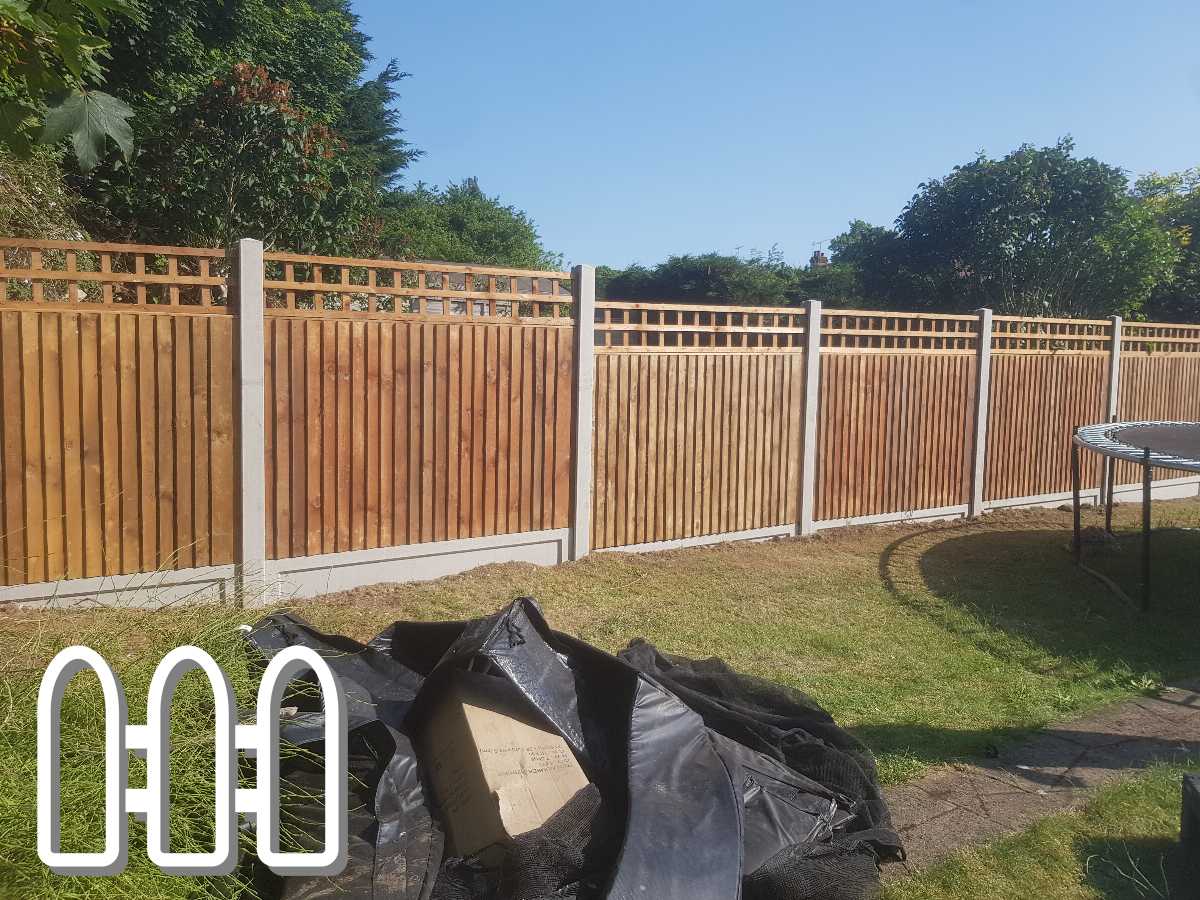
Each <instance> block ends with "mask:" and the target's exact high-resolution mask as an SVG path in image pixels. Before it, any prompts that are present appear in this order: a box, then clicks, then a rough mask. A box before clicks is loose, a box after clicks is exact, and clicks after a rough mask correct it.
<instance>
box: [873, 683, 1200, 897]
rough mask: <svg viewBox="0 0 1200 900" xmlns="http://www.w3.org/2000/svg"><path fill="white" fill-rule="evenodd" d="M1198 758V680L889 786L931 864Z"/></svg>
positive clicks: (891, 870) (916, 854)
mask: <svg viewBox="0 0 1200 900" xmlns="http://www.w3.org/2000/svg"><path fill="white" fill-rule="evenodd" d="M1189 756H1190V757H1200V680H1198V681H1195V682H1189V683H1187V684H1181V685H1176V686H1174V687H1171V688H1167V689H1166V690H1164V691H1162V692H1161V693H1160V694H1159V695H1158V696H1156V697H1143V698H1140V699H1137V700H1131V701H1128V702H1126V703H1120V704H1117V705H1116V706H1112V707H1109V708H1107V709H1104V710H1101V711H1100V712H1098V713H1096V714H1094V715H1092V716H1089V717H1088V718H1086V719H1079V720H1077V721H1074V722H1070V723H1068V724H1065V725H1061V726H1055V727H1053V728H1049V729H1047V730H1046V731H1044V732H1041V733H1039V734H1038V735H1037V736H1036V737H1035V738H1033V739H1032V740H1030V741H1029V742H1028V743H1025V744H1021V745H1019V746H1015V747H1012V748H1010V749H1008V750H1005V751H1002V752H1001V753H1000V755H999V756H998V758H996V759H995V760H987V761H985V762H981V763H978V764H974V765H960V766H954V767H947V768H942V769H939V770H938V771H936V772H934V773H932V774H930V775H928V776H926V777H925V778H922V779H920V780H919V781H915V782H912V783H910V784H904V785H898V786H896V787H893V788H890V789H888V790H886V791H885V792H884V793H885V795H886V796H887V801H888V804H889V806H890V807H891V811H892V823H893V825H894V826H895V827H896V829H897V830H898V831H899V832H900V836H901V838H902V839H903V840H904V846H905V848H906V850H907V851H908V860H907V861H906V862H904V863H899V864H895V865H885V866H884V868H883V871H884V877H885V878H888V877H891V878H895V877H898V876H903V875H905V874H907V873H910V872H915V871H917V870H918V869H923V868H925V867H926V866H929V865H930V864H932V863H935V862H937V861H938V860H940V859H941V858H942V857H944V856H947V855H948V854H950V853H952V852H953V851H955V850H958V849H959V848H961V847H966V846H969V845H973V844H978V843H982V842H984V841H987V840H991V839H993V838H996V837H999V836H1001V835H1004V834H1010V833H1012V832H1015V831H1020V830H1022V829H1024V828H1025V827H1027V826H1028V825H1029V824H1030V823H1032V822H1033V821H1034V820H1035V819H1040V818H1042V817H1043V816H1048V815H1051V814H1053V813H1057V812H1062V811H1064V810H1068V809H1072V808H1074V807H1078V806H1080V805H1082V804H1083V803H1084V802H1085V801H1086V800H1087V798H1088V795H1089V793H1090V792H1091V791H1092V790H1093V789H1094V788H1096V787H1098V786H1100V785H1102V784H1106V783H1108V782H1110V781H1114V780H1116V779H1119V778H1121V777H1124V776H1128V775H1130V774H1133V773H1134V772H1135V771H1136V770H1137V769H1141V768H1144V767H1146V766H1148V765H1151V764H1153V763H1156V762H1164V761H1173V760H1182V759H1184V758H1185V757H1189Z"/></svg>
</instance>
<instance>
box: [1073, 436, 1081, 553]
mask: <svg viewBox="0 0 1200 900" xmlns="http://www.w3.org/2000/svg"><path fill="white" fill-rule="evenodd" d="M1071 496H1072V507H1071V509H1072V513H1073V515H1074V528H1075V531H1074V539H1073V541H1072V543H1071V550H1072V552H1073V553H1074V554H1075V565H1079V564H1080V563H1082V562H1083V540H1082V539H1081V536H1080V533H1079V531H1080V527H1079V525H1080V523H1079V445H1078V444H1076V443H1074V442H1072V444H1071Z"/></svg>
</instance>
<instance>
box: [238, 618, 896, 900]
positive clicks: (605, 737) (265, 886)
mask: <svg viewBox="0 0 1200 900" xmlns="http://www.w3.org/2000/svg"><path fill="white" fill-rule="evenodd" d="M248 641H249V643H250V645H251V646H252V648H253V650H254V651H255V652H256V653H257V654H261V656H263V657H270V656H271V655H272V654H274V653H275V652H277V651H279V650H281V649H283V648H284V647H287V646H292V645H296V644H300V645H304V646H307V647H311V648H313V649H315V650H316V651H318V652H319V653H320V654H321V655H322V656H323V657H324V658H325V659H326V661H327V662H328V664H329V666H330V668H331V669H333V671H334V672H335V673H336V675H337V676H338V679H339V682H340V683H341V685H342V687H343V690H344V692H345V695H346V698H347V702H348V707H349V727H350V735H349V749H350V763H349V765H350V793H351V799H350V807H351V809H350V819H349V824H350V847H349V862H348V864H347V866H346V869H345V871H343V872H342V873H341V874H339V875H336V876H331V877H311V876H292V877H285V878H280V877H278V876H274V875H272V874H271V873H269V872H267V871H265V870H264V869H262V868H261V867H260V868H259V869H258V870H257V871H256V872H255V877H256V881H257V884H258V887H259V890H260V892H261V893H263V894H264V896H272V897H280V898H289V900H317V898H327V897H345V896H353V897H368V898H376V900H540V898H577V900H592V898H597V900H598V898H611V900H632V898H635V897H636V898H655V900H673V898H678V900H697V898H713V900H728V898H737V897H746V898H747V900H767V898H771V900H807V898H813V900H816V898H836V900H841V898H846V900H850V898H862V897H871V896H874V895H875V893H876V892H877V890H878V886H879V863H880V862H882V861H886V860H891V859H900V858H902V857H903V849H902V847H901V844H900V840H899V837H898V836H897V834H896V833H895V832H894V831H893V830H892V827H891V821H890V818H889V815H888V810H887V806H886V804H885V802H884V800H883V797H882V795H881V793H880V790H879V784H878V781H877V778H876V773H875V765H874V760H873V759H872V757H871V754H870V752H869V751H868V750H867V748H866V747H865V746H863V744H862V743H861V742H859V741H858V740H857V739H855V738H854V737H853V736H852V735H850V734H849V733H848V732H846V731H845V730H844V729H842V728H840V727H839V726H838V725H837V724H836V723H835V722H834V721H833V719H832V717H830V715H829V714H828V713H826V712H825V711H824V710H823V709H822V708H821V707H820V706H819V705H818V704H817V703H816V702H815V701H814V700H812V699H811V698H810V697H807V696H806V695H804V694H802V693H801V692H799V691H795V690H792V689H790V688H786V687H783V686H781V685H778V684H774V683H772V682H768V681H765V680H763V679H759V678H753V677H750V676H746V675H741V674H739V673H737V672H735V671H733V670H732V669H730V668H729V667H728V666H727V665H725V664H724V663H723V662H721V661H720V660H716V659H710V660H699V661H697V660H689V659H683V658H680V657H673V656H668V655H666V654H663V653H660V652H659V651H658V650H656V649H655V648H654V647H653V646H652V645H650V644H648V643H646V642H644V641H640V640H638V641H634V642H633V643H631V644H630V646H629V647H628V648H626V649H625V650H623V651H621V653H619V654H618V655H617V656H615V657H614V656H611V655H609V654H607V653H604V652H603V651H600V650H598V649H597V648H595V647H592V646H591V645H589V644H587V643H584V642H583V641H580V640H578V639H575V638H572V637H570V636H568V635H564V634H561V633H558V632H554V631H551V630H550V629H549V627H548V626H547V625H546V623H545V621H544V619H543V618H542V616H541V613H540V611H539V610H538V608H537V605H536V604H535V603H534V602H533V601H532V600H531V599H529V598H521V599H519V600H517V601H515V602H514V603H512V604H511V605H510V606H508V607H506V608H505V609H503V610H501V611H500V612H498V613H496V614H495V615H492V616H488V617H485V618H482V619H475V620H471V621H468V622H443V623H418V622H397V623H396V624H394V625H392V626H390V627H389V628H388V629H386V630H385V631H384V632H383V633H381V634H380V635H378V636H377V637H375V638H374V639H372V640H371V641H369V642H368V643H366V644H360V643H358V642H356V641H352V640H350V639H348V638H344V637H339V636H333V635H327V634H323V633H321V632H319V631H317V630H315V629H313V628H312V627H311V626H309V625H307V624H306V623H304V622H303V621H302V620H300V619H298V618H296V617H294V616H292V615H290V614H275V615H271V616H268V617H266V618H265V619H263V620H262V621H260V622H259V623H258V624H257V625H256V626H255V627H254V628H253V629H252V630H251V632H250V633H249V634H248ZM462 669H471V670H473V671H479V670H480V669H486V670H487V671H489V672H490V673H492V674H496V675H500V676H502V677H503V678H505V679H507V680H508V681H509V682H511V684H512V685H513V686H515V688H516V689H517V691H519V693H520V695H521V697H522V698H523V702H524V703H526V704H528V707H529V709H530V710H531V711H534V712H535V713H536V716H537V717H538V718H539V720H540V721H542V723H543V724H544V726H546V727H548V728H549V729H550V730H552V731H554V732H557V733H558V734H559V735H560V736H561V737H562V738H563V740H564V741H565V742H566V744H567V746H568V747H569V748H570V750H571V751H572V753H573V754H574V755H575V757H576V758H577V760H578V762H579V764H580V767H581V768H582V769H583V771H584V772H585V773H586V776H587V780H588V782H590V783H589V784H588V785H587V787H585V788H583V789H582V790H580V791H578V793H576V794H575V795H574V796H573V797H572V799H570V800H569V801H568V802H567V803H566V805H565V806H562V808H561V809H559V810H558V812H556V813H555V814H554V815H552V816H551V817H550V818H549V819H547V820H546V821H545V822H544V824H542V825H541V826H540V827H538V828H535V829H533V830H531V831H527V832H525V833H523V834H519V835H516V836H515V837H513V838H512V839H511V840H509V841H506V842H505V843H504V844H503V845H502V846H498V847H495V848H492V850H491V852H489V853H487V854H482V853H481V854H476V855H475V856H469V857H467V858H461V857H456V856H453V855H452V854H451V853H450V851H449V849H448V848H449V845H448V842H447V839H446V835H445V833H444V830H443V827H442V824H441V821H440V813H439V810H438V807H437V803H436V799H435V797H434V793H433V792H432V791H431V790H430V789H429V778H428V769H427V767H428V765H429V764H430V762H431V761H430V760H427V759H421V758H419V757H420V756H421V754H420V753H419V752H418V751H417V750H416V749H415V748H416V747H417V746H418V745H419V741H417V739H416V731H417V730H418V729H419V728H420V724H421V723H422V722H423V721H424V720H425V717H426V714H427V712H428V708H429V707H430V705H431V704H433V703H436V701H437V698H438V696H439V694H440V693H442V692H443V691H444V689H445V686H446V684H447V683H448V679H450V678H451V677H452V673H454V672H455V671H456V670H462ZM281 706H282V707H283V711H282V715H283V719H282V724H281V737H282V738H283V739H284V740H285V741H286V742H288V743H289V745H290V746H292V747H293V748H298V750H297V752H291V753H288V754H285V755H284V758H283V759H282V760H281V773H282V780H283V785H282V787H281V796H282V797H283V798H284V799H283V806H284V813H285V815H284V820H285V821H286V822H291V823H293V825H295V824H296V823H299V829H298V830H299V837H298V845H299V846H300V847H319V846H320V843H321V833H320V829H319V827H318V828H316V829H313V833H306V831H305V828H304V825H303V823H306V822H320V821H322V810H321V798H320V790H321V787H320V786H321V783H322V777H323V771H322V769H321V762H320V750H319V747H320V742H321V741H322V740H323V732H322V730H321V725H322V719H321V701H320V699H319V695H318V694H317V693H316V692H314V691H313V690H312V688H311V685H308V686H306V685H305V683H304V679H303V678H301V679H299V680H298V681H297V683H296V684H295V686H294V688H293V689H292V690H291V691H289V693H287V694H285V696H284V698H283V701H282V704H281ZM310 746H311V747H312V748H313V751H312V752H307V749H308V748H309V747H310ZM296 830H297V829H296V828H293V831H296Z"/></svg>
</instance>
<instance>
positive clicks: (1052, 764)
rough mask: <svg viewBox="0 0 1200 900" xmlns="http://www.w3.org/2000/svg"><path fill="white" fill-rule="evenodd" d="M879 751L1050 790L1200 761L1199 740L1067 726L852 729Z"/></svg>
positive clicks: (918, 726) (903, 726)
mask: <svg viewBox="0 0 1200 900" xmlns="http://www.w3.org/2000/svg"><path fill="white" fill-rule="evenodd" d="M850 730H851V731H852V732H853V733H854V735H855V736H856V737H858V738H859V740H861V741H863V742H864V743H865V744H866V745H867V746H868V747H870V748H871V749H872V751H874V752H876V753H887V752H904V753H906V754H907V755H908V756H910V757H911V758H912V759H914V760H915V761H917V762H921V763H927V764H940V763H945V762H954V761H959V760H962V761H967V760H970V761H974V762H977V763H979V764H981V765H983V766H984V767H990V766H993V765H994V766H996V767H998V768H1000V769H1003V770H1009V771H1018V770H1019V772H1020V775H1021V777H1022V778H1023V779H1025V780H1026V781H1032V782H1035V783H1037V784H1039V785H1041V786H1043V787H1046V788H1055V789H1061V788H1085V787H1088V786H1089V782H1088V781H1085V780H1084V779H1083V778H1082V777H1081V776H1080V775H1079V774H1078V771H1079V770H1078V769H1076V770H1075V771H1074V772H1073V771H1072V769H1074V768H1075V767H1077V766H1081V765H1082V766H1085V767H1086V770H1087V774H1088V776H1089V778H1091V779H1093V781H1092V782H1091V783H1094V779H1095V777H1096V774H1097V770H1104V769H1110V770H1113V771H1121V772H1128V771H1130V770H1137V769H1145V768H1149V767H1150V766H1154V765H1159V764H1161V763H1179V764H1183V763H1187V762H1189V761H1191V760H1194V759H1197V758H1200V741H1193V740H1160V739H1157V738H1153V737H1145V738H1135V737H1131V736H1130V735H1129V734H1125V733H1121V734H1114V733H1110V732H1108V731H1104V730H1099V729H1094V728H1086V727H1083V726H1082V725H1080V726H1078V727H1072V726H1065V727H1056V728H1054V729H1053V730H1052V731H1050V732H1042V733H1038V732H1033V731H1029V730H1025V729H1020V728H990V729H956V728H940V727H935V726H928V725H910V724H903V725H888V724H883V725H858V726H855V727H853V728H851V729H850Z"/></svg>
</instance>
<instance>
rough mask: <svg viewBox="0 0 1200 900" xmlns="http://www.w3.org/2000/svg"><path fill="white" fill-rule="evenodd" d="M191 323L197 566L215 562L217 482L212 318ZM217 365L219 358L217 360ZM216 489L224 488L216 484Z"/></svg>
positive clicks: (193, 466)
mask: <svg viewBox="0 0 1200 900" xmlns="http://www.w3.org/2000/svg"><path fill="white" fill-rule="evenodd" d="M189 324H190V325H191V332H192V334H191V343H192V384H191V407H192V435H193V437H192V472H191V476H192V477H191V486H192V533H193V534H194V536H195V552H194V558H195V562H196V565H198V566H208V565H212V535H211V529H212V501H213V498H212V493H213V489H214V486H215V485H214V482H213V481H212V480H211V477H210V473H211V471H212V456H211V447H212V430H211V428H212V426H211V422H210V418H209V416H210V408H211V403H212V396H211V393H210V389H209V388H210V386H209V365H210V359H211V354H210V346H209V317H208V316H193V317H191V321H190V323H189ZM213 362H215V363H216V364H217V365H219V364H220V361H219V360H214V361H213ZM217 490H221V488H220V487H217Z"/></svg>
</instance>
